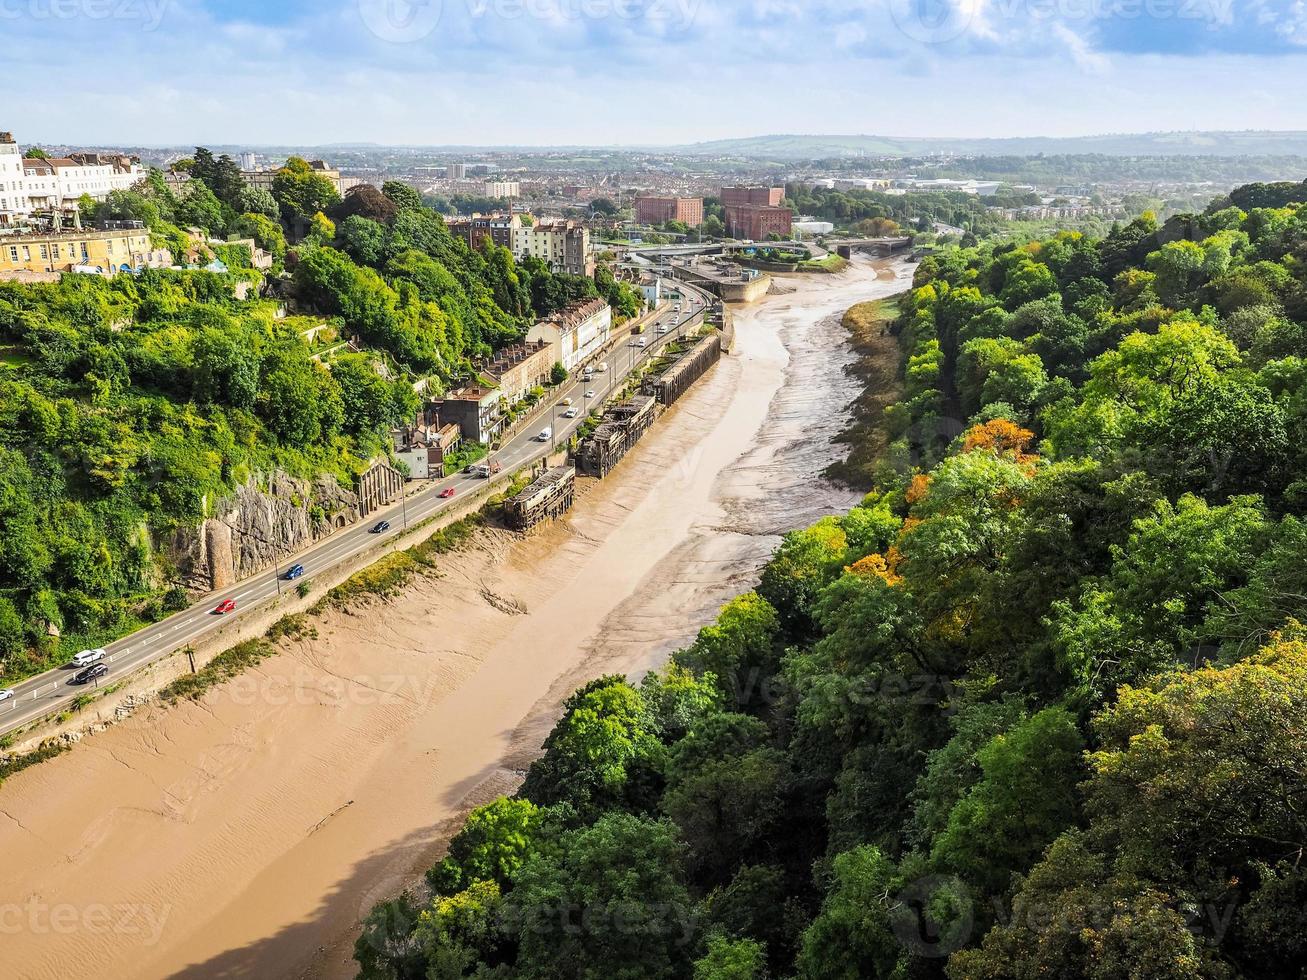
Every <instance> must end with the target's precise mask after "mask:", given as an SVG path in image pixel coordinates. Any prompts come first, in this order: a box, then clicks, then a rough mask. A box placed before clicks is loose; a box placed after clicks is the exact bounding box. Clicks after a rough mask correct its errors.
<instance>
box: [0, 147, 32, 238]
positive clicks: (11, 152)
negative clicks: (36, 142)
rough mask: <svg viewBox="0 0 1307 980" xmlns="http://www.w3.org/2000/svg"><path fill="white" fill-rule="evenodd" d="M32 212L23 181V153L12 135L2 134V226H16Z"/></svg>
mask: <svg viewBox="0 0 1307 980" xmlns="http://www.w3.org/2000/svg"><path fill="white" fill-rule="evenodd" d="M31 210H32V209H31V205H30V204H28V200H27V188H26V182H25V181H24V180H23V151H22V150H20V149H19V148H18V144H17V143H15V142H14V137H13V134H12V133H0V225H11V224H16V223H17V221H18V220H19V219H20V218H22V217H25V216H26V215H28V214H30V213H31Z"/></svg>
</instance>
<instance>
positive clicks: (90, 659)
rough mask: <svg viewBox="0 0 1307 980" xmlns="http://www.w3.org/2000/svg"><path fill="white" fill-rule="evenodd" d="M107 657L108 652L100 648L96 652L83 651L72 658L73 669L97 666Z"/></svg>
mask: <svg viewBox="0 0 1307 980" xmlns="http://www.w3.org/2000/svg"><path fill="white" fill-rule="evenodd" d="M107 656H109V651H108V650H106V649H104V648H103V647H100V648H99V649H96V650H83V651H82V652H81V653H79V654H77V656H75V657H73V666H74V667H89V666H90V665H91V664H98V663H99V662H100V661H101V660H103V659H104V658H105V657H107Z"/></svg>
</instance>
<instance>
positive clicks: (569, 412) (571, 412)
mask: <svg viewBox="0 0 1307 980" xmlns="http://www.w3.org/2000/svg"><path fill="white" fill-rule="evenodd" d="M576 414H577V413H576V409H574V408H569V409H568V410H567V411H566V412H564V413H563V418H565V419H574V418H576Z"/></svg>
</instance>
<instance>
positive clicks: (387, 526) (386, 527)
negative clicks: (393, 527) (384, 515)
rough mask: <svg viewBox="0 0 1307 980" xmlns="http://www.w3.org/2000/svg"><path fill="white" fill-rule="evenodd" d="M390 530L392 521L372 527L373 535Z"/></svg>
mask: <svg viewBox="0 0 1307 980" xmlns="http://www.w3.org/2000/svg"><path fill="white" fill-rule="evenodd" d="M389 530H390V521H377V523H375V524H373V525H372V533H373V534H382V533H384V532H386V531H389Z"/></svg>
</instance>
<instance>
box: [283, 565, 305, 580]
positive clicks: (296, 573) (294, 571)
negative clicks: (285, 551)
mask: <svg viewBox="0 0 1307 980" xmlns="http://www.w3.org/2000/svg"><path fill="white" fill-rule="evenodd" d="M303 574H304V566H303V565H291V566H290V568H288V569H286V581H287V582H293V581H295V579H297V578H299V577H300V576H301V575H303Z"/></svg>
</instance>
